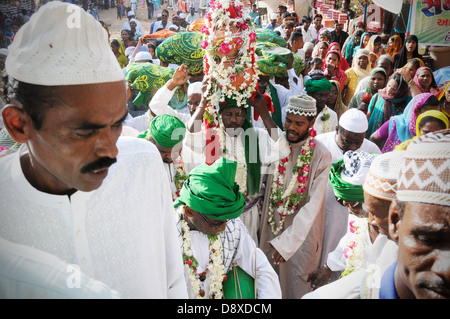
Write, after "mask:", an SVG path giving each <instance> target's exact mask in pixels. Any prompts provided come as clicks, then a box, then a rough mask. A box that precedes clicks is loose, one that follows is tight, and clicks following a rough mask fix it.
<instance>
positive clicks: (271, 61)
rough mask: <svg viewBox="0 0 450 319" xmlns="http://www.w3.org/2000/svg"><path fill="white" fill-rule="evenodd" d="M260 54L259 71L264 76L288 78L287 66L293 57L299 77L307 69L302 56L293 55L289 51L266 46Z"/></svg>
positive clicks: (293, 65) (293, 64)
mask: <svg viewBox="0 0 450 319" xmlns="http://www.w3.org/2000/svg"><path fill="white" fill-rule="evenodd" d="M260 52H261V56H259V57H260V59H259V60H258V61H257V64H258V70H259V71H260V72H262V73H264V74H268V75H270V76H275V77H288V73H287V64H288V63H289V62H290V59H291V58H292V56H293V57H294V61H293V63H292V67H293V68H294V71H295V74H297V76H299V75H300V74H301V73H302V72H303V70H304V69H305V64H304V63H303V61H302V59H301V58H300V56H298V55H297V54H293V53H292V52H291V51H290V50H289V49H286V48H282V47H271V46H266V47H264V48H261V50H260Z"/></svg>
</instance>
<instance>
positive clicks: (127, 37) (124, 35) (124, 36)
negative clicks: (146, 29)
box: [120, 29, 137, 52]
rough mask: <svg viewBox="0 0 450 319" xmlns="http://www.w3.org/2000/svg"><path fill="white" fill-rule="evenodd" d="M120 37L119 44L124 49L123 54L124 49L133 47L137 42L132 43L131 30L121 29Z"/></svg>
mask: <svg viewBox="0 0 450 319" xmlns="http://www.w3.org/2000/svg"><path fill="white" fill-rule="evenodd" d="M120 35H121V41H120V43H121V44H122V46H123V48H124V52H125V49H126V48H128V47H135V46H136V45H137V41H134V34H133V32H132V31H131V30H128V29H123V30H122V32H121V34H120Z"/></svg>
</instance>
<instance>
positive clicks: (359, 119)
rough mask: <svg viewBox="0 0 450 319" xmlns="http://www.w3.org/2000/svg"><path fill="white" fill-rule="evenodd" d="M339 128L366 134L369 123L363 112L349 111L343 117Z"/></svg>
mask: <svg viewBox="0 0 450 319" xmlns="http://www.w3.org/2000/svg"><path fill="white" fill-rule="evenodd" d="M339 126H340V127H342V128H343V129H345V130H347V131H350V132H353V133H365V132H366V131H367V129H368V128H369V122H368V121H367V116H366V115H365V114H364V113H363V112H362V111H360V110H358V109H349V110H347V111H345V112H344V113H343V114H342V115H341V118H340V119H339Z"/></svg>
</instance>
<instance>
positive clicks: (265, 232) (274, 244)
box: [260, 95, 331, 299]
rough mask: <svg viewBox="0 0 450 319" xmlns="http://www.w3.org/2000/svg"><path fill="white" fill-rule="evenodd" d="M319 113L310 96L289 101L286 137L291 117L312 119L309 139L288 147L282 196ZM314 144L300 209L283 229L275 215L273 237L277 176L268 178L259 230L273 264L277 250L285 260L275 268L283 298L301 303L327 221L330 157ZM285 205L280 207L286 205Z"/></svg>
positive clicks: (317, 261)
mask: <svg viewBox="0 0 450 319" xmlns="http://www.w3.org/2000/svg"><path fill="white" fill-rule="evenodd" d="M316 112H317V110H316V106H315V100H314V99H313V98H311V97H309V96H307V95H301V96H300V97H297V96H295V97H291V98H290V100H289V104H288V106H287V113H288V114H287V116H288V118H287V119H286V132H287V134H289V135H291V134H292V133H290V130H292V129H291V128H289V129H288V120H289V123H290V122H291V118H289V116H291V115H295V116H299V117H300V120H306V119H307V118H310V119H309V120H307V121H308V122H307V123H308V124H304V126H305V129H304V131H305V132H306V134H307V135H306V136H304V138H303V139H302V140H300V141H298V142H295V141H290V143H289V144H290V147H291V149H292V151H291V153H290V154H289V156H288V158H287V159H288V161H287V163H286V166H285V167H286V169H285V172H286V174H285V176H284V181H285V184H284V188H283V189H282V192H285V191H286V189H287V186H288V184H290V181H291V178H292V175H293V168H294V167H295V166H296V165H297V159H298V158H299V155H300V154H301V153H302V147H303V146H304V144H305V143H309V142H307V140H308V138H309V137H308V134H312V133H311V129H312V126H313V124H314V116H315V114H316ZM311 117H312V119H311ZM294 119H295V120H299V119H296V118H294ZM289 125H291V124H289ZM308 132H309V133H308ZM311 138H312V137H311ZM311 141H312V142H314V143H315V147H314V149H313V158H312V160H311V162H310V164H309V174H308V180H307V182H305V183H304V188H305V191H304V194H306V196H307V197H306V200H304V201H302V202H301V203H299V204H298V206H299V207H297V209H295V210H294V213H293V214H290V215H287V216H286V219H285V221H284V225H280V219H281V218H280V216H279V214H277V213H276V212H274V213H273V218H274V221H275V225H276V226H277V227H278V225H280V227H281V229H280V231H279V233H278V234H275V233H274V231H273V229H272V227H271V225H270V224H269V217H270V216H269V215H270V214H269V206H270V205H272V204H271V194H272V193H273V187H274V186H273V182H274V181H273V177H274V175H273V174H269V175H268V178H267V182H266V191H265V197H264V204H263V210H262V217H261V226H260V247H261V250H263V252H264V253H265V255H266V256H267V258H268V259H269V261H271V262H273V261H274V259H273V255H272V254H273V252H274V249H275V250H276V252H278V253H279V254H280V255H281V257H282V258H283V260H284V262H281V263H280V264H276V265H273V267H274V268H275V270H276V271H277V273H278V275H279V277H280V283H281V289H282V293H283V298H286V299H299V298H301V297H302V296H303V295H304V294H306V293H308V292H309V291H311V287H310V284H309V283H308V282H307V277H308V275H309V274H310V273H311V272H312V271H314V270H315V269H317V267H318V265H319V260H320V250H321V247H322V239H323V229H324V220H325V189H326V185H327V181H328V173H329V170H330V163H331V154H330V153H329V152H328V150H327V149H326V147H325V146H324V145H323V144H322V143H320V142H318V141H317V140H316V139H315V138H313V139H312V140H311ZM276 163H277V164H274V165H273V166H272V169H273V170H274V169H276V168H277V166H278V163H279V162H276ZM298 185H299V184H298V181H295V184H294V188H293V190H292V191H291V193H292V192H296V191H297V189H298ZM284 202H285V201H284ZM284 202H282V203H281V204H284ZM281 207H282V206H281Z"/></svg>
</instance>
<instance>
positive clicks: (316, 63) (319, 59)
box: [311, 58, 323, 65]
mask: <svg viewBox="0 0 450 319" xmlns="http://www.w3.org/2000/svg"><path fill="white" fill-rule="evenodd" d="M311 64H313V65H321V64H323V60H322V59H321V58H313V59H312V60H311Z"/></svg>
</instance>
